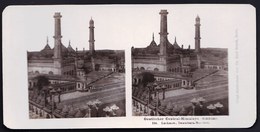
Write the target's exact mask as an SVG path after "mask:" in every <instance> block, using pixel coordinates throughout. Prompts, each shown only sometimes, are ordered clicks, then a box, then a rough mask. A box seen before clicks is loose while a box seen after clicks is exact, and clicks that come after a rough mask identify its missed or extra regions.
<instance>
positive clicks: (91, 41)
mask: <svg viewBox="0 0 260 132" xmlns="http://www.w3.org/2000/svg"><path fill="white" fill-rule="evenodd" d="M94 28H95V27H94V21H93V20H92V18H91V20H90V21H89V41H88V42H89V51H90V54H91V55H94V53H95V45H94V42H95V39H94Z"/></svg>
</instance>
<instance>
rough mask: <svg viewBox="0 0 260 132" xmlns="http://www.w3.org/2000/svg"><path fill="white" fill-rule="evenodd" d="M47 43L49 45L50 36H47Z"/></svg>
mask: <svg viewBox="0 0 260 132" xmlns="http://www.w3.org/2000/svg"><path fill="white" fill-rule="evenodd" d="M46 43H47V44H49V38H48V36H47V39H46Z"/></svg>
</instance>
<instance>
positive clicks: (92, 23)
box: [89, 17, 94, 26]
mask: <svg viewBox="0 0 260 132" xmlns="http://www.w3.org/2000/svg"><path fill="white" fill-rule="evenodd" d="M89 25H90V26H92V25H93V26H94V21H93V19H92V17H91V19H90V21H89Z"/></svg>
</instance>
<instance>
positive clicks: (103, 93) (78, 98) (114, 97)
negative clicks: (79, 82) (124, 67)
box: [56, 73, 125, 107]
mask: <svg viewBox="0 0 260 132" xmlns="http://www.w3.org/2000/svg"><path fill="white" fill-rule="evenodd" d="M110 80H114V81H110ZM108 82H109V84H107V83H108ZM103 83H104V84H103ZM96 84H97V85H101V86H100V87H99V88H101V90H100V91H96V92H78V91H77V92H73V93H67V94H63V95H61V103H62V104H65V105H73V106H74V107H82V106H84V105H86V103H87V102H88V101H90V100H95V99H99V100H100V101H101V102H102V103H108V104H110V103H112V102H117V101H120V100H125V77H124V74H122V73H121V74H120V73H114V74H112V75H110V76H108V77H106V78H103V79H102V80H100V81H98V82H96ZM56 100H57V97H56Z"/></svg>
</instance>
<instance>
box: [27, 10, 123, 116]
mask: <svg viewBox="0 0 260 132" xmlns="http://www.w3.org/2000/svg"><path fill="white" fill-rule="evenodd" d="M41 14H44V15H43V16H40V14H38V15H37V17H39V19H33V21H34V23H38V26H39V24H40V25H42V26H43V27H45V28H44V29H42V28H40V29H42V32H43V33H40V34H50V36H48V35H44V36H40V37H41V38H43V39H42V40H38V42H37V43H38V44H37V46H34V47H32V48H31V49H27V65H28V96H29V97H28V99H29V100H28V101H29V102H28V103H29V111H28V112H29V118H30V119H39V118H92V117H122V116H125V115H126V112H125V52H124V50H120V49H119V50H118V49H113V47H112V48H109V47H104V48H102V45H105V46H107V45H108V44H104V43H102V44H100V43H99V42H97V43H96V42H95V39H97V41H98V39H102V35H99V34H100V33H97V34H98V35H97V37H96V36H95V33H96V31H95V27H97V29H98V30H97V32H102V30H103V31H104V30H106V29H101V28H99V27H98V26H99V25H98V24H97V25H96V24H95V16H90V15H89V16H88V15H84V16H81V17H76V18H70V16H71V13H67V14H69V15H68V16H66V13H64V14H63V12H59V11H57V12H52V13H41ZM84 17H85V18H84ZM37 21H38V22H37ZM98 23H100V22H98ZM76 30H78V31H76ZM29 31H33V30H29ZM94 31H95V33H94ZM38 32H41V30H38ZM72 32H73V33H72ZM26 34H28V35H29V34H31V36H32V35H36V34H38V33H33V32H31V33H26ZM26 34H24V35H26ZM63 35H64V36H63ZM65 35H66V36H65ZM67 35H72V37H71V38H70V36H67ZM38 37H39V36H38ZM73 39H80V40H73ZM64 40H65V41H67V42H65V41H64ZM28 41H29V40H28ZM73 41H75V43H74V42H73ZM35 42H36V41H35ZM33 43H34V42H33ZM77 43H80V44H77ZM97 45H98V46H97ZM78 47H81V48H78Z"/></svg>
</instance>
